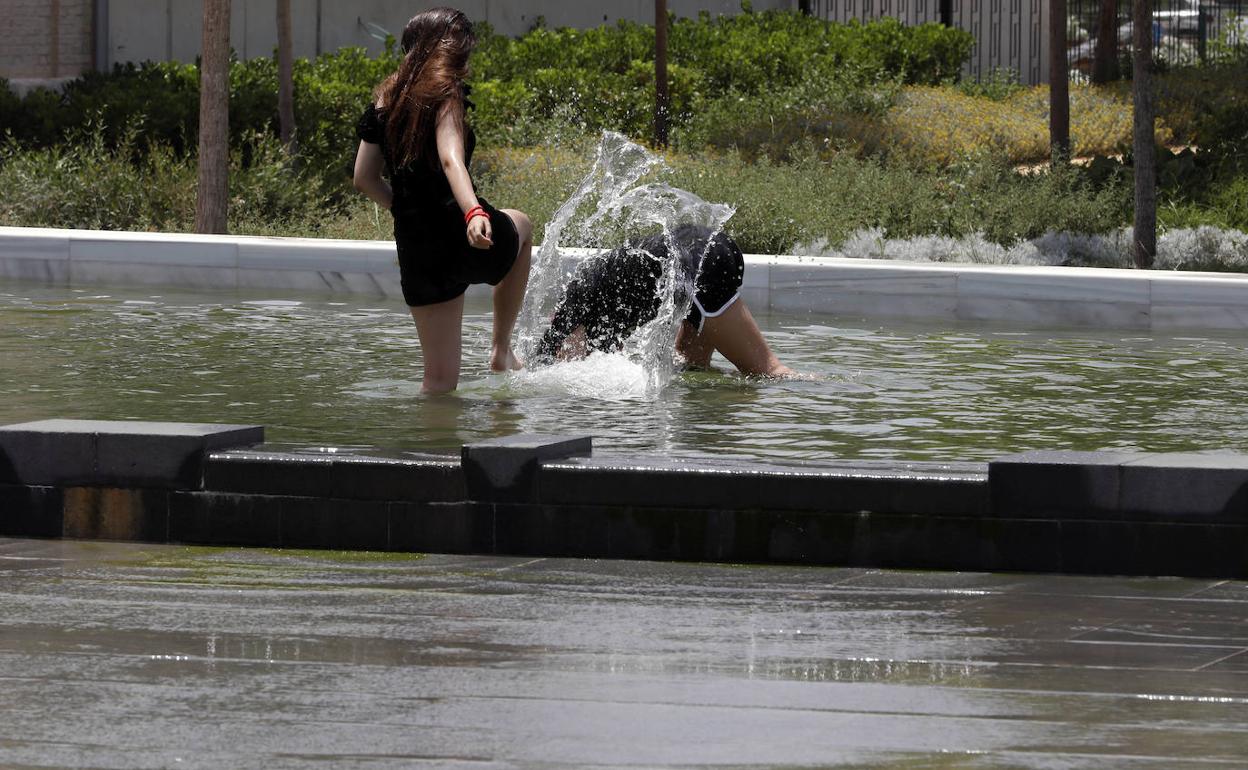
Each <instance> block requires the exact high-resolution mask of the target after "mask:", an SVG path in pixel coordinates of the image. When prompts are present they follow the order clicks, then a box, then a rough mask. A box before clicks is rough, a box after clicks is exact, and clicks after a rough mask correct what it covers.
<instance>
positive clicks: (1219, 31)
mask: <svg viewBox="0 0 1248 770" xmlns="http://www.w3.org/2000/svg"><path fill="white" fill-rule="evenodd" d="M1117 6H1118V7H1117V20H1116V22H1115V24H1114V29H1115V32H1116V34H1117V38H1118V43H1117V50H1118V51H1119V55H1120V56H1124V55H1126V54H1128V53H1129V52H1130V50H1131V34H1132V32H1131V30H1132V24H1131V2H1130V0H1118V3H1117ZM1066 7H1067V13H1068V24H1067V40H1068V42H1069V44H1070V67H1071V69H1072V70H1073V71H1078V72H1083V73H1087V72H1089V71H1090V70H1091V66H1092V59H1093V56H1094V55H1095V51H1096V39H1097V33H1098V26H1099V20H1098V19H1099V16H1100V12H1101V2H1100V0H1067V6H1066ZM1244 47H1248V0H1153V50H1154V56H1155V57H1156V58H1157V60H1158V61H1159V62H1160V63H1162V64H1168V65H1181V64H1201V63H1205V62H1209V61H1211V60H1216V59H1218V58H1221V57H1223V56H1226V55H1228V54H1229V53H1231V52H1232V51H1234V50H1235V49H1236V48H1240V49H1242V48H1244Z"/></svg>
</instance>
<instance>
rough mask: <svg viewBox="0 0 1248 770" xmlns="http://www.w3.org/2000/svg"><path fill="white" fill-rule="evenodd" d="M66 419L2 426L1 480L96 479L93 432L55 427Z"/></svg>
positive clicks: (55, 483)
mask: <svg viewBox="0 0 1248 770" xmlns="http://www.w3.org/2000/svg"><path fill="white" fill-rule="evenodd" d="M62 422H69V421H63V420H43V421H40V422H33V423H21V424H18V425H3V426H0V483H5V484H27V485H32V486H33V485H43V486H59V485H69V484H89V483H91V482H92V481H94V480H95V442H96V437H95V434H94V433H92V432H83V431H66V432H59V431H56V430H55V427H56V426H55V425H51V424H59V423H62Z"/></svg>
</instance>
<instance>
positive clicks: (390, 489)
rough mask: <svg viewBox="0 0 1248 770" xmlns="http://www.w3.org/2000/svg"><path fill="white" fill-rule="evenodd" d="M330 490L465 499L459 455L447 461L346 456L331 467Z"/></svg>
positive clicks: (346, 494)
mask: <svg viewBox="0 0 1248 770" xmlns="http://www.w3.org/2000/svg"><path fill="white" fill-rule="evenodd" d="M330 473H331V475H332V479H331V481H330V494H331V495H332V496H333V497H336V498H343V499H350V500H394V501H408V502H458V501H461V500H464V499H465V495H466V492H465V488H464V474H463V470H462V469H461V467H460V463H459V459H458V458H448V460H447V461H445V462H438V461H433V460H411V459H404V458H380V457H361V456H346V457H342V456H339V457H336V458H335V459H334V462H333V466H332V468H331V470H330Z"/></svg>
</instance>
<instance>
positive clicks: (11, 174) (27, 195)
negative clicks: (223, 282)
mask: <svg viewBox="0 0 1248 770" xmlns="http://www.w3.org/2000/svg"><path fill="white" fill-rule="evenodd" d="M135 134H136V132H135V131H134V130H131V131H129V132H127V133H123V134H121V136H120V138H119V141H118V144H117V145H116V146H115V147H110V146H109V143H108V141H107V140H106V138H105V137H106V135H107V133H106V132H105V131H104V130H102V129H101V130H94V131H92V130H83V131H80V132H76V133H74V134H71V141H68V142H66V143H65V144H63V145H58V146H55V147H49V148H45V149H37V150H25V149H22V148H20V147H19V146H18V145H17V144H15V143H14V142H12V141H8V142H5V143H4V144H3V145H0V224H3V225H15V226H23V227H70V228H82V229H91V230H183V229H186V228H187V225H188V224H190V223H193V220H194V213H195V173H196V172H195V167H194V165H193V164H192V163H189V162H188V161H187V160H186V159H185V158H184V157H180V156H178V155H177V154H176V153H174V152H173V151H172V150H171V149H170V148H168V147H166V146H156V147H153V148H149V149H148V151H147V152H144V153H141V156H142V159H141V160H139V161H137V162H136V161H135V160H134V158H133V156H134V155H135V154H136V153H135V152H134V150H135Z"/></svg>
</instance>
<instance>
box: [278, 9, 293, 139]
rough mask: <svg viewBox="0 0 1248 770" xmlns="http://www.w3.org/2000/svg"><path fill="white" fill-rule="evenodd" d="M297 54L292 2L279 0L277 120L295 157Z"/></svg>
mask: <svg viewBox="0 0 1248 770" xmlns="http://www.w3.org/2000/svg"><path fill="white" fill-rule="evenodd" d="M294 69H295V52H294V43H293V42H292V41H291V32H290V0H277V120H278V126H279V130H280V133H281V137H282V144H284V145H285V146H286V153H287V154H288V155H290V156H292V157H293V156H294V154H295V151H296V149H297V148H296V146H295V80H294Z"/></svg>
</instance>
